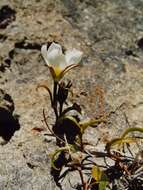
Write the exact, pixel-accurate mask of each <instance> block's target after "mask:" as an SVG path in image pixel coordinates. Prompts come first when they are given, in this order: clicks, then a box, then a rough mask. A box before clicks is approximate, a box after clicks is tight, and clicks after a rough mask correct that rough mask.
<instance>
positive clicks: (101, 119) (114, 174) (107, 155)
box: [38, 43, 143, 190]
mask: <svg viewBox="0 0 143 190" xmlns="http://www.w3.org/2000/svg"><path fill="white" fill-rule="evenodd" d="M41 53H42V56H43V58H44V60H45V62H46V64H47V66H48V68H49V70H50V73H51V75H52V78H53V90H52V91H51V90H50V89H49V88H48V87H47V86H45V85H40V86H39V87H43V88H45V89H46V90H47V92H48V93H49V97H50V101H51V108H52V109H53V111H54V114H55V122H54V125H53V126H51V127H50V126H49V125H48V123H47V120H46V114H45V111H44V110H43V117H44V121H45V124H46V126H47V127H48V129H49V131H50V132H51V135H53V136H54V137H55V139H56V144H57V147H58V148H56V150H55V152H54V154H53V156H52V159H51V175H52V176H53V178H54V181H55V183H56V184H57V186H59V188H61V189H62V184H61V181H62V179H63V178H65V177H66V176H67V174H68V173H70V172H73V171H74V172H77V173H78V174H79V177H80V181H79V183H78V184H76V185H75V186H73V188H74V189H78V190H79V189H81V190H105V189H118V187H120V186H121V188H122V185H123V186H124V187H125V188H124V189H129V186H130V184H131V182H132V181H133V180H135V179H138V177H137V175H135V173H136V172H137V171H138V170H139V169H140V167H142V168H143V166H142V164H143V163H142V162H141V160H142V159H139V158H140V157H141V156H142V157H143V150H139V151H138V154H137V155H136V156H133V154H132V151H131V150H130V148H129V146H130V144H131V143H135V144H137V142H138V140H139V138H140V140H141V139H142V137H141V136H140V137H139V136H134V137H131V136H129V134H130V133H132V132H139V133H142V132H143V129H141V128H129V129H127V130H126V131H125V132H124V133H123V134H122V135H121V137H118V138H115V139H112V140H111V141H110V142H108V143H107V144H106V146H105V151H104V152H95V151H91V150H89V148H87V147H88V146H87V145H89V143H88V142H84V138H83V136H84V134H85V133H86V129H87V128H88V127H94V128H96V127H98V126H99V124H100V123H106V122H107V117H109V116H110V114H105V113H104V112H103V109H101V110H102V113H100V114H99V115H98V116H96V117H95V118H91V119H88V120H83V121H82V120H81V119H80V117H79V116H80V114H81V113H82V109H81V106H80V105H78V104H77V103H76V102H75V103H73V104H72V105H71V106H68V105H67V99H68V95H69V92H71V88H72V82H71V81H68V82H65V81H63V77H64V75H65V74H66V73H67V72H68V71H69V70H71V69H73V68H75V67H78V66H79V65H80V64H79V62H80V61H81V58H82V52H80V51H78V50H76V49H73V50H68V51H66V52H65V54H63V52H62V47H61V46H60V45H59V44H57V43H52V44H51V45H50V47H49V48H48V50H47V46H46V45H43V46H42V48H41ZM39 87H38V88H39ZM98 92H100V93H97V95H98V96H99V99H100V102H99V109H100V108H103V92H102V91H101V90H99V91H98ZM125 145H126V146H127V148H128V151H129V153H130V154H131V156H128V155H126V154H125V152H124V151H125ZM115 146H118V147H117V148H114V147H115ZM123 152H124V154H123ZM97 157H100V158H101V159H103V160H104V161H105V164H104V165H99V164H97V162H96V158H97ZM142 157H141V158H142ZM107 159H110V160H112V161H113V162H114V164H112V165H111V164H107ZM140 172H141V171H140ZM141 173H142V174H143V172H141ZM134 175H135V176H134ZM139 179H140V178H139ZM140 180H142V179H140ZM71 186H72V184H71ZM139 187H140V186H139ZM139 187H138V189H139ZM141 188H142V186H141ZM130 190H131V188H130Z"/></svg>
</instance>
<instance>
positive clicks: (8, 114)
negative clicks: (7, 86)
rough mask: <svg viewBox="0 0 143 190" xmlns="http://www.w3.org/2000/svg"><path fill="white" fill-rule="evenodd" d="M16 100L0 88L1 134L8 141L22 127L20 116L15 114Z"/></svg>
mask: <svg viewBox="0 0 143 190" xmlns="http://www.w3.org/2000/svg"><path fill="white" fill-rule="evenodd" d="M13 111H14V102H13V100H12V98H11V96H10V95H9V94H6V93H5V92H4V91H3V90H2V89H0V136H1V137H2V138H3V139H4V141H5V142H4V143H2V144H5V143H7V142H8V141H9V140H10V139H11V137H12V136H13V135H14V133H15V131H17V130H19V129H20V124H19V121H18V117H16V116H14V115H13Z"/></svg>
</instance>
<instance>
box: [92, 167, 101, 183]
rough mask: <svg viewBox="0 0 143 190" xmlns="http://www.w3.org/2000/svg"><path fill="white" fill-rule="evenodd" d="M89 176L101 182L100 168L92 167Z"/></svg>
mask: <svg viewBox="0 0 143 190" xmlns="http://www.w3.org/2000/svg"><path fill="white" fill-rule="evenodd" d="M91 175H92V177H93V178H94V179H95V180H96V181H97V182H99V181H100V180H101V176H102V171H101V170H100V168H99V167H98V166H93V168H92V170H91Z"/></svg>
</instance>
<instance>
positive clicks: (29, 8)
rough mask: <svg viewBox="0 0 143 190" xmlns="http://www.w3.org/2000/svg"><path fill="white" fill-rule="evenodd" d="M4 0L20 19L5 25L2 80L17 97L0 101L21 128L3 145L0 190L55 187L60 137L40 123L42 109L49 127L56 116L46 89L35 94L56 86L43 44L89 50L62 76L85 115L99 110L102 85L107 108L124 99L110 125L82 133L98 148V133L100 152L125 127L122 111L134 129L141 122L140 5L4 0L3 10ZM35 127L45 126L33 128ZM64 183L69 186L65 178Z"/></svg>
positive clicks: (0, 37)
mask: <svg viewBox="0 0 143 190" xmlns="http://www.w3.org/2000/svg"><path fill="white" fill-rule="evenodd" d="M5 5H8V6H9V7H10V8H11V9H12V10H14V11H15V19H13V20H11V22H7V26H6V28H3V29H2V28H1V29H0V84H1V88H2V89H4V90H5V91H6V92H7V93H8V94H9V95H10V96H11V97H12V99H11V100H12V101H10V102H9V101H7V100H4V98H3V96H4V94H3V91H2V92H1V94H2V96H0V99H1V100H2V103H1V101H0V106H2V107H3V106H5V107H6V109H9V110H10V113H12V114H14V113H13V111H14V106H15V111H14V112H15V113H16V114H18V115H19V116H20V117H19V123H20V126H21V128H20V130H18V131H16V132H15V133H14V134H13V136H12V138H11V139H10V141H9V142H8V143H7V144H6V145H5V146H1V147H0V155H1V156H0V184H1V187H0V189H2V190H5V189H8V190H13V189H15V190H23V189H24V190H29V189H34V190H40V189H41V190H47V189H51V190H54V189H57V187H56V186H55V184H54V182H53V181H52V180H51V176H50V154H51V152H53V151H54V149H55V140H54V139H53V138H52V137H51V138H50V137H48V140H47V141H48V143H46V142H45V136H44V133H49V132H47V129H46V127H45V124H44V123H43V122H42V120H43V116H42V109H43V108H44V109H45V110H46V112H47V113H46V114H47V116H48V119H47V120H48V123H49V124H53V122H54V115H53V112H52V111H51V110H50V101H49V98H48V96H47V93H46V92H45V91H44V90H43V89H40V90H39V91H38V92H37V91H36V87H37V85H38V84H46V85H47V86H48V87H50V88H52V79H51V76H50V73H49V71H48V69H47V67H46V66H45V64H44V61H43V59H42V58H41V55H40V46H41V45H42V44H43V43H49V42H51V41H56V42H59V43H60V44H61V45H62V46H63V48H64V49H69V48H72V47H74V48H77V49H80V50H82V51H83V52H84V58H83V67H81V68H80V69H79V70H78V69H76V70H74V71H71V72H70V73H69V74H68V75H66V77H65V78H68V79H71V80H72V81H73V91H74V97H75V98H74V101H75V100H76V101H77V102H78V103H80V104H81V106H82V108H83V110H84V113H85V116H84V118H86V117H94V116H95V115H96V114H98V113H97V107H96V106H95V102H96V101H97V100H96V98H97V94H96V90H95V89H96V87H97V86H100V87H102V89H104V96H105V100H104V102H105V111H106V112H110V111H114V110H116V108H117V107H119V106H120V105H121V104H123V106H121V108H120V109H118V110H117V111H116V112H115V113H114V114H113V115H112V116H111V118H109V123H108V124H107V125H106V126H100V127H99V128H98V130H96V129H89V130H88V134H87V136H86V135H85V138H87V139H88V140H89V141H91V142H92V143H93V144H95V145H96V143H97V141H98V139H99V138H100V139H101V140H100V143H98V145H96V146H95V149H96V150H99V149H102V150H103V149H104V147H105V142H106V141H107V140H110V139H111V138H112V137H113V136H114V137H115V136H117V135H119V134H120V133H121V132H122V131H123V130H124V129H126V128H127V127H128V126H127V124H126V120H125V117H124V114H126V116H127V118H128V120H129V123H130V126H134V127H135V126H136V127H142V125H143V117H142V113H143V62H142V60H143V50H142V40H141V39H142V38H143V11H142V9H143V2H142V0H138V1H136V0H126V1H125V0H118V1H116V0H106V1H105V0H92V1H91V0H85V1H83V0H76V1H73V0H70V1H67V0H61V1H60V0H56V1H52V0H48V1H47V0H41V1H38V0H31V1H29V0H24V1H18V0H7V1H5V0H1V1H0V10H1V9H2V7H3V6H5ZM75 79H76V80H75ZM80 92H86V93H87V96H83V95H80ZM81 94H82V93H81ZM1 97H2V98H1ZM70 101H71V102H72V101H73V99H72V97H71V98H70ZM13 102H14V104H13ZM34 127H39V128H43V129H44V131H43V132H41V133H38V132H33V130H32V129H33V128H34ZM71 175H72V174H71ZM74 176H75V175H74V174H73V177H71V180H72V181H73V182H74ZM63 187H64V189H68V190H70V189H71V187H70V185H69V183H68V182H67V181H64V182H63Z"/></svg>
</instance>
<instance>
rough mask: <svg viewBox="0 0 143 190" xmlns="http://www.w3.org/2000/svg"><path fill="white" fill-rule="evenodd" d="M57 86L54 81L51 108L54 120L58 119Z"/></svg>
mask: <svg viewBox="0 0 143 190" xmlns="http://www.w3.org/2000/svg"><path fill="white" fill-rule="evenodd" d="M57 86H58V82H56V81H54V88H53V106H52V107H53V109H54V112H55V116H56V120H57V119H58V111H57Z"/></svg>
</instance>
